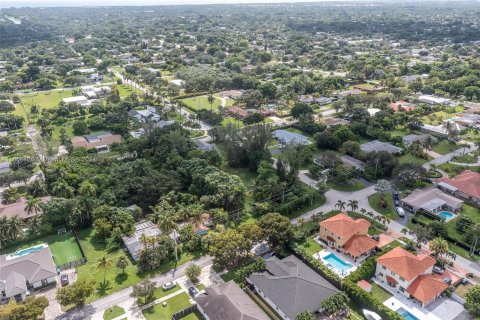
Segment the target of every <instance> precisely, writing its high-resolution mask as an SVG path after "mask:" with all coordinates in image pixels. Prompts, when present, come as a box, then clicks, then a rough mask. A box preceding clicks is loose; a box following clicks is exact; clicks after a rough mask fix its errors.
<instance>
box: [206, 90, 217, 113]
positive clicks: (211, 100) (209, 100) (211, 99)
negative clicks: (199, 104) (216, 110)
mask: <svg viewBox="0 0 480 320" xmlns="http://www.w3.org/2000/svg"><path fill="white" fill-rule="evenodd" d="M207 100H208V103H210V111H212V109H213V103H214V102H215V97H214V96H213V95H212V93H210V94H209V95H208V97H207Z"/></svg>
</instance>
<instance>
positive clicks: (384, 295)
mask: <svg viewBox="0 0 480 320" xmlns="http://www.w3.org/2000/svg"><path fill="white" fill-rule="evenodd" d="M371 294H372V295H373V296H374V297H375V298H377V299H378V300H380V302H382V303H383V302H385V301H387V300H388V299H390V297H391V296H392V295H391V294H390V293H389V292H388V291H386V290H385V289H383V288H382V287H380V286H379V285H378V284H376V283H374V282H372V292H371Z"/></svg>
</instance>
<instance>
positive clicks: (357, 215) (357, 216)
mask: <svg viewBox="0 0 480 320" xmlns="http://www.w3.org/2000/svg"><path fill="white" fill-rule="evenodd" d="M348 215H349V216H350V217H352V218H355V219H364V220H367V221H369V222H370V223H371V224H372V225H373V226H375V227H377V228H378V229H380V230H384V231H386V230H388V227H387V226H386V225H384V224H382V223H380V222H378V221H377V220H374V219H372V218H369V217H367V216H364V215H363V214H360V213H357V212H353V211H348Z"/></svg>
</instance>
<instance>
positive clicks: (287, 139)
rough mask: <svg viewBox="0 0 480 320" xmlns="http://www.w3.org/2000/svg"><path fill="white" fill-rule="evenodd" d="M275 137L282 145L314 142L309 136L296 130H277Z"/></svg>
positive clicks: (274, 133)
mask: <svg viewBox="0 0 480 320" xmlns="http://www.w3.org/2000/svg"><path fill="white" fill-rule="evenodd" d="M273 137H274V138H275V139H277V140H278V142H280V144H281V145H282V146H287V145H291V144H294V145H299V144H300V145H308V144H311V143H312V142H311V141H309V140H308V138H307V137H305V136H304V135H301V134H299V133H296V132H290V131H287V130H275V131H273Z"/></svg>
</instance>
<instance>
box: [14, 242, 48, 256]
mask: <svg viewBox="0 0 480 320" xmlns="http://www.w3.org/2000/svg"><path fill="white" fill-rule="evenodd" d="M46 246H47V245H46V244H39V245H37V246H34V247H30V248H26V249H22V250H18V251H17V252H14V253H11V254H9V255H8V256H9V258H10V259H13V258H18V257H23V256H24V255H27V254H29V253H32V252H37V251H40V250H42V249H43V248H45V247H46Z"/></svg>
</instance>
